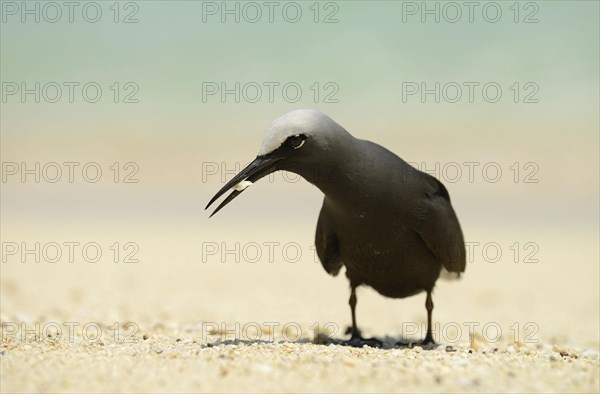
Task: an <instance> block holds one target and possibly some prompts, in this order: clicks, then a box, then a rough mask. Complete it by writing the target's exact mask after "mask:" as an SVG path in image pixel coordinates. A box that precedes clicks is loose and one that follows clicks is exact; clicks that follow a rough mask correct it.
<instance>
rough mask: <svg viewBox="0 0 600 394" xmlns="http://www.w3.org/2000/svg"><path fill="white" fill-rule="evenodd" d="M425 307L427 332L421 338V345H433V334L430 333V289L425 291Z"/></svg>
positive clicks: (431, 305)
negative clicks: (423, 337)
mask: <svg viewBox="0 0 600 394" xmlns="http://www.w3.org/2000/svg"><path fill="white" fill-rule="evenodd" d="M425 308H427V334H425V339H423V342H422V343H421V344H422V345H435V341H434V340H433V335H432V333H431V312H432V311H433V300H432V299H431V291H428V292H427V299H426V300H425Z"/></svg>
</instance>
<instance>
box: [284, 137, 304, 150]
mask: <svg viewBox="0 0 600 394" xmlns="http://www.w3.org/2000/svg"><path fill="white" fill-rule="evenodd" d="M305 140H306V137H305V136H303V135H294V136H292V137H290V138H288V139H287V143H288V145H289V146H291V147H292V148H294V149H298V148H300V147H301V146H302V145H304V141H305Z"/></svg>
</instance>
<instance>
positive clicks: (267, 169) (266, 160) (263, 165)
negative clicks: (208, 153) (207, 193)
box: [204, 156, 283, 218]
mask: <svg viewBox="0 0 600 394" xmlns="http://www.w3.org/2000/svg"><path fill="white" fill-rule="evenodd" d="M282 159H283V158H282V157H276V158H273V157H266V156H258V157H257V158H256V159H254V161H253V162H252V163H250V164H248V165H247V166H246V168H244V169H243V170H242V171H240V173H239V174H237V175H236V176H234V177H233V179H232V180H230V181H229V182H227V183H226V184H225V186H223V187H222V188H221V190H219V191H218V192H217V194H215V195H214V197H213V198H211V200H210V201H209V202H208V205H207V206H206V208H204V209H208V207H210V206H211V205H212V203H213V202H215V200H216V199H218V198H219V197H221V196H222V195H223V194H225V192H227V190H229V189H231V188H232V187H234V186H235V185H237V184H238V183H240V182H242V181H250V182H252V183H254V182H256V181H258V180H259V179H260V178H262V177H264V176H266V175H269V174H270V173H272V172H274V171H277V163H278V162H279V161H280V160H282ZM243 191H244V189H241V190H234V191H233V192H231V194H230V195H228V196H227V198H226V199H225V200H223V202H222V203H221V204H220V205H219V206H218V207H217V209H215V210H214V211H213V213H211V214H210V216H209V218H210V217H212V216H213V215H214V214H215V213H217V212H219V211H220V210H221V208H223V207H224V206H225V205H227V204H229V203H230V202H231V201H232V200H233V199H234V198H236V197H237V196H239V195H240V194H242V192H243Z"/></svg>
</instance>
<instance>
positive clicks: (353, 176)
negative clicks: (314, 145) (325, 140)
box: [299, 138, 370, 203]
mask: <svg viewBox="0 0 600 394" xmlns="http://www.w3.org/2000/svg"><path fill="white" fill-rule="evenodd" d="M356 141H357V140H354V138H352V140H349V141H348V143H347V144H345V145H344V146H343V147H339V146H338V147H337V148H338V149H337V150H336V152H332V154H331V155H329V156H328V158H325V159H324V160H321V161H319V162H318V163H315V164H314V165H313V166H309V168H308V169H304V170H303V171H302V173H300V174H299V175H301V176H302V177H303V178H304V179H306V180H307V181H308V182H310V183H312V184H313V185H315V186H316V187H318V188H319V189H320V190H321V191H322V192H323V194H325V196H326V197H327V198H328V199H329V200H331V201H334V202H340V203H343V202H344V201H348V199H349V198H350V199H352V200H355V199H356V198H358V199H360V196H361V195H362V194H364V193H365V192H366V191H368V190H369V188H368V187H365V186H368V185H364V184H363V183H364V182H365V179H364V176H361V172H362V171H364V169H365V168H364V167H365V165H369V163H370V160H369V158H368V157H367V156H366V154H365V152H364V151H362V150H361V149H360V146H358V144H357V143H356ZM340 148H343V149H340ZM353 197H354V198H353ZM365 197H368V196H365Z"/></svg>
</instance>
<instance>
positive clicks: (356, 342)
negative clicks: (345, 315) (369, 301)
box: [342, 286, 382, 347]
mask: <svg viewBox="0 0 600 394" xmlns="http://www.w3.org/2000/svg"><path fill="white" fill-rule="evenodd" d="M348 304H350V311H351V312H352V331H351V336H350V340H348V341H344V342H342V345H346V346H353V347H363V346H364V345H367V346H371V347H381V345H382V343H381V341H380V340H378V339H375V338H368V339H365V338H363V337H362V336H361V334H360V330H359V329H358V326H357V325H356V286H351V291H350V299H349V300H348Z"/></svg>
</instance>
